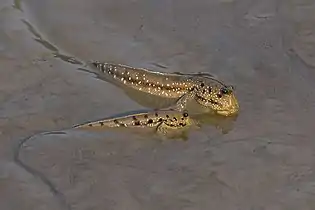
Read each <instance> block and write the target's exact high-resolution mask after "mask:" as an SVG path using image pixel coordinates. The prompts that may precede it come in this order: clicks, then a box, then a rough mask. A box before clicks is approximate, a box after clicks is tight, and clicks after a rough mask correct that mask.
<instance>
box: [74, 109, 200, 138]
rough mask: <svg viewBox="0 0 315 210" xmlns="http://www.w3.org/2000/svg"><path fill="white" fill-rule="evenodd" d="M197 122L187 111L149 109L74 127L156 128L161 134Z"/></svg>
mask: <svg viewBox="0 0 315 210" xmlns="http://www.w3.org/2000/svg"><path fill="white" fill-rule="evenodd" d="M193 124H195V122H194V121H193V120H192V119H191V118H190V117H189V116H188V113H187V112H179V111H174V110H160V111H148V112H143V113H138V114H132V115H126V116H122V117H115V118H107V119H104V120H99V121H94V122H89V123H85V124H82V125H77V126H74V127H73V128H78V129H86V130H103V129H106V128H121V127H123V128H124V127H125V128H145V127H151V128H155V129H156V131H157V132H158V133H159V134H162V133H166V132H168V131H171V130H178V129H186V128H188V127H190V126H191V125H193Z"/></svg>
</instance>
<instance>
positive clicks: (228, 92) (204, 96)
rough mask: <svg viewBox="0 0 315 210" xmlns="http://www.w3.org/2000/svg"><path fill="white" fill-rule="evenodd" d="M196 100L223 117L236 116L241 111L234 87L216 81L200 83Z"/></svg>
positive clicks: (204, 80) (202, 80)
mask: <svg viewBox="0 0 315 210" xmlns="http://www.w3.org/2000/svg"><path fill="white" fill-rule="evenodd" d="M195 88H197V94H196V100H197V102H198V103H199V104H201V105H203V106H205V107H209V108H211V110H213V111H214V112H215V113H217V114H219V115H223V116H231V115H235V114H237V113H238V111H239V104H238V101H237V99H236V96H235V93H234V88H233V86H228V85H225V84H223V83H222V82H220V81H219V80H216V79H209V80H206V79H200V80H199V81H198V85H197V86H196V87H195Z"/></svg>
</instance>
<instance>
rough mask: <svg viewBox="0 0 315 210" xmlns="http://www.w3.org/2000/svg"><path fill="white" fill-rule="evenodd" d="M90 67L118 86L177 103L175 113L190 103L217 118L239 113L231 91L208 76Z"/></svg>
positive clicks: (115, 66) (105, 65) (98, 64)
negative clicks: (172, 99)
mask: <svg viewBox="0 0 315 210" xmlns="http://www.w3.org/2000/svg"><path fill="white" fill-rule="evenodd" d="M91 64H92V66H94V68H96V69H97V70H98V71H100V72H102V73H103V74H106V75H108V76H109V77H110V78H112V79H113V80H114V81H115V82H116V83H118V84H119V85H123V86H125V87H128V88H133V89H136V90H138V91H141V92H146V93H149V94H151V95H156V96H161V97H165V98H175V99H178V100H177V102H176V105H175V106H174V109H176V110H178V111H183V110H185V109H186V106H187V103H188V102H189V101H191V100H195V101H196V102H197V103H198V104H200V105H201V106H202V107H205V108H206V109H205V110H207V111H211V112H216V113H217V114H219V115H224V116H230V115H234V114H237V113H238V111H239V104H238V100H237V98H236V96H235V94H234V89H233V87H232V86H228V85H226V84H224V83H223V82H221V81H220V80H218V79H217V78H215V77H213V76H212V75H210V74H207V73H187V74H185V73H180V72H174V73H164V72H157V71H151V70H147V69H143V68H134V67H130V66H126V65H121V64H111V63H104V62H99V61H93V62H91Z"/></svg>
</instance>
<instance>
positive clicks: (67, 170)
mask: <svg viewBox="0 0 315 210" xmlns="http://www.w3.org/2000/svg"><path fill="white" fill-rule="evenodd" d="M314 22H315V4H314V1H310V0H309V1H307V0H302V1H301V0H300V1H297V0H296V1H293V0H290V1H288V0H287V1H280V0H278V1H276V0H265V1H258V0H243V1H235V0H211V1H209V0H208V1H206V0H204V1H203V0H198V1H183V0H182V1H164V0H161V1H158V3H157V1H153V0H151V1H140V0H134V1H119V2H118V1H113V0H107V1H101V0H91V1H84V0H76V1H75V0H54V1H52V0H25V1H22V2H21V1H19V0H16V1H9V0H2V1H1V3H0V27H1V28H0V67H1V68H0V91H1V92H0V93H1V94H0V102H1V105H0V144H1V145H0V209H1V210H2V209H3V210H7V209H8V210H11V209H18V210H20V209H23V210H24V209H25V210H27V209H32V210H33V209H82V210H83V209H84V210H85V209H115V210H116V209H117V210H123V209H128V210H133V209H135V210H139V209H144V210H148V209H150V210H151V209H152V210H155V209H156V210H160V209H170V210H174V209H184V210H190V209H191V210H192V209H193V210H199V209H200V210H203V209H220V210H236V209H240V210H263V209H268V210H290V209H292V210H295V209H301V210H302V209H303V210H308V209H309V210H313V209H315V199H314V197H315V178H314V177H315V176H314V175H315V172H314V170H315V152H314V151H315V142H314V137H313V136H314V134H315V131H314V117H315V110H314V107H315V106H314V105H315V92H314V86H315V83H314V81H315V58H314V55H315V24H314ZM89 59H96V60H103V61H107V62H117V63H123V64H127V65H131V66H135V67H145V68H150V69H152V70H159V71H165V72H173V71H181V72H198V71H205V72H211V73H213V74H215V75H217V76H218V77H219V78H221V79H222V80H224V81H225V82H227V83H230V84H233V85H235V86H236V89H237V96H238V98H239V101H240V106H241V112H240V115H239V117H238V118H237V120H236V121H235V122H230V121H225V120H222V121H220V120H213V119H207V118H206V119H204V120H206V121H207V123H206V124H205V125H204V126H203V128H202V129H201V130H199V131H193V132H191V133H190V134H189V140H188V141H186V142H181V141H169V142H161V141H158V140H157V139H156V138H155V137H151V138H149V137H148V136H142V135H139V134H134V133H130V132H126V131H122V132H102V133H97V134H95V133H87V132H79V131H70V130H67V129H65V128H68V127H71V126H72V125H73V124H78V123H82V122H85V121H89V120H93V119H99V118H100V117H103V116H104V117H105V116H109V115H114V114H118V113H121V112H128V111H132V110H138V109H144V108H145V107H143V106H142V105H140V104H139V103H137V101H133V100H131V98H130V97H129V96H127V95H126V93H125V92H124V91H123V90H121V89H119V88H117V87H115V86H113V85H111V84H110V83H107V82H105V81H103V80H101V79H98V78H97V77H95V75H94V74H93V73H91V72H88V71H85V70H82V69H86V67H85V61H86V60H89ZM209 121H210V122H209ZM213 124H215V125H217V126H218V128H221V129H223V130H224V129H225V132H223V133H222V132H221V130H220V129H217V128H216V127H215V126H213ZM50 130H63V132H64V133H57V134H51V135H40V134H39V135H35V136H34V137H33V138H31V139H30V140H28V141H27V142H25V144H23V146H22V147H21V149H20V151H19V155H20V156H19V160H22V161H23V163H25V164H26V165H22V164H21V163H20V162H19V160H17V159H16V158H15V156H14V155H16V154H17V145H18V144H19V142H20V141H21V139H23V138H24V137H26V136H29V135H32V134H36V133H40V132H42V131H50Z"/></svg>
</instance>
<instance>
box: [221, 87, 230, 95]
mask: <svg viewBox="0 0 315 210" xmlns="http://www.w3.org/2000/svg"><path fill="white" fill-rule="evenodd" d="M230 91H231V90H229V89H228V88H226V87H222V88H221V90H220V92H221V93H222V94H228V93H230Z"/></svg>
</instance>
